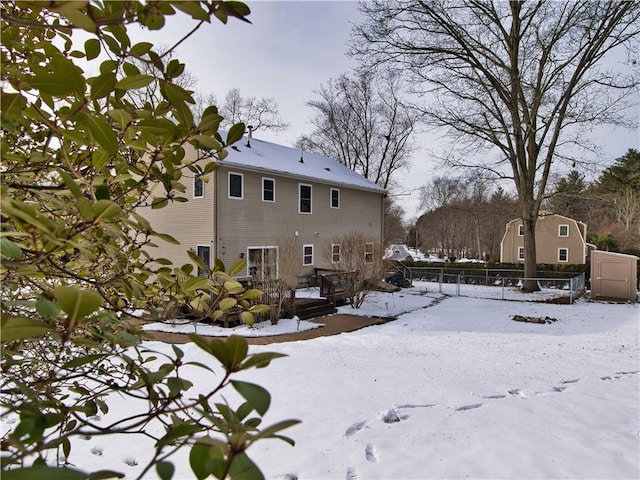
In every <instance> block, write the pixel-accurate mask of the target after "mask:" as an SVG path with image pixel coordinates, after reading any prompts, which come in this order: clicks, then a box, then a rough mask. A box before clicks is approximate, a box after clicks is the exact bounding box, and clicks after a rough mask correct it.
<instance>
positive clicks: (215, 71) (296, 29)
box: [143, 0, 640, 218]
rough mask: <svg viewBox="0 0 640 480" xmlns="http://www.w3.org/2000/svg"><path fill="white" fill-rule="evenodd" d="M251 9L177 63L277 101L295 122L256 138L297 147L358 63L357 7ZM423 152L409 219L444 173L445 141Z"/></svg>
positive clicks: (208, 87)
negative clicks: (352, 45) (334, 85)
mask: <svg viewBox="0 0 640 480" xmlns="http://www.w3.org/2000/svg"><path fill="white" fill-rule="evenodd" d="M245 3H247V4H248V5H249V7H250V8H251V15H250V16H249V19H250V20H251V22H252V24H246V23H243V22H240V21H237V20H235V19H231V20H230V21H229V23H228V24H227V25H223V24H222V23H220V22H215V21H214V22H212V24H211V25H207V26H205V27H203V28H201V29H200V30H199V31H198V32H197V33H196V34H195V35H194V36H192V37H191V38H190V39H189V40H188V41H186V42H185V43H184V44H182V45H181V46H180V47H179V48H178V51H177V55H176V57H177V58H179V59H180V60H181V61H182V62H184V63H186V65H187V70H189V71H190V72H191V73H192V74H194V75H195V76H196V77H197V78H198V85H197V89H198V90H199V91H202V92H205V93H207V92H211V93H214V94H215V95H216V96H217V98H218V100H219V101H221V100H222V99H224V96H225V94H226V93H227V92H228V91H229V90H230V89H232V88H238V89H239V90H240V93H241V94H242V95H243V96H251V97H272V98H273V99H275V101H276V102H277V103H278V105H279V107H280V114H281V116H282V118H283V119H284V120H285V121H286V122H288V123H289V124H290V128H289V129H288V130H286V131H284V132H280V133H273V132H258V133H256V135H255V136H256V137H257V138H260V139H263V140H268V141H273V142H276V143H280V144H283V145H288V146H292V145H293V144H294V142H295V141H296V139H297V138H298V137H299V136H300V135H302V134H303V133H309V132H310V131H311V125H310V124H309V122H308V119H309V117H310V116H311V114H312V113H313V112H312V110H311V108H310V107H308V106H307V105H306V103H307V102H308V101H309V100H311V99H314V98H315V96H314V93H313V91H314V90H317V89H318V88H319V87H320V86H321V85H322V84H325V83H326V82H327V80H329V79H330V78H335V77H337V76H339V75H340V74H342V73H346V72H349V70H350V69H351V68H352V67H354V66H355V65H356V62H355V60H354V59H351V58H349V57H348V56H347V55H346V54H345V51H346V43H347V41H348V40H349V37H350V33H351V26H352V24H353V23H356V22H357V21H358V19H359V12H358V10H357V3H356V2H352V1H326V0H325V1H246V2H245ZM192 26H193V23H192V22H186V21H184V18H182V20H180V19H179V18H177V19H175V20H173V21H171V22H169V23H168V24H167V26H166V28H164V29H163V30H161V31H160V32H159V34H155V36H152V37H151V38H149V35H150V34H149V32H144V34H143V36H144V38H145V39H148V40H150V41H153V42H154V43H161V44H164V45H171V44H172V43H173V42H175V41H176V40H177V39H179V38H180V37H181V36H182V35H184V34H185V33H186V31H188V28H191V27H192ZM602 142H603V144H604V150H605V155H606V156H607V157H609V158H610V159H611V161H612V160H613V159H615V158H618V157H620V156H622V155H624V153H625V152H626V151H627V150H628V149H629V148H636V149H640V134H639V131H638V129H636V130H635V131H627V130H616V131H614V132H611V131H610V130H607V131H606V132H605V133H604V134H603V135H602ZM418 143H419V145H418V146H419V150H418V151H416V153H415V154H414V156H413V157H414V158H413V160H412V167H411V169H410V170H409V171H407V172H404V173H403V174H402V176H401V177H399V179H400V181H401V182H402V183H403V185H404V187H405V191H406V192H411V191H413V192H414V193H413V194H411V195H399V196H397V197H396V198H397V200H398V201H399V202H400V204H401V206H402V207H403V208H404V209H405V212H406V217H407V218H415V217H416V216H417V215H418V211H417V209H418V206H419V200H418V195H417V192H415V190H416V189H417V188H418V187H420V186H423V185H426V184H427V183H428V182H429V180H430V178H431V176H432V175H434V174H435V175H442V174H443V173H444V172H443V171H442V169H439V168H438V166H437V165H436V164H435V163H434V162H433V161H430V160H429V153H428V151H429V149H431V148H432V147H433V144H434V143H438V144H440V145H444V146H445V147H443V148H446V143H445V142H439V141H438V137H437V136H430V137H427V136H421V137H419V138H418Z"/></svg>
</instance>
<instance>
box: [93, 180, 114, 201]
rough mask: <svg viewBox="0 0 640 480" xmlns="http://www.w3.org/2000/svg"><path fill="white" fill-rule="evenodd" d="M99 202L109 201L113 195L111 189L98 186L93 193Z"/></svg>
mask: <svg viewBox="0 0 640 480" xmlns="http://www.w3.org/2000/svg"><path fill="white" fill-rule="evenodd" d="M93 193H94V195H95V196H96V199H97V200H109V198H110V197H111V193H110V192H109V187H107V186H106V185H104V184H103V185H97V186H96V188H95V189H94V191H93Z"/></svg>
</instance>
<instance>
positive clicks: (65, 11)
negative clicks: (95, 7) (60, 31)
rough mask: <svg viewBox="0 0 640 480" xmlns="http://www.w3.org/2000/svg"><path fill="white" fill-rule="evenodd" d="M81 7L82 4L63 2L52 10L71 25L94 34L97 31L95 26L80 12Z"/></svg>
mask: <svg viewBox="0 0 640 480" xmlns="http://www.w3.org/2000/svg"><path fill="white" fill-rule="evenodd" d="M83 7H84V5H83V2H64V3H60V4H59V5H57V6H56V7H54V8H53V10H54V11H57V12H59V13H60V14H62V15H63V16H65V17H67V20H69V22H70V23H71V24H72V25H74V26H76V27H80V28H82V29H83V30H86V31H87V32H91V33H95V32H96V31H97V27H96V24H95V23H94V21H93V20H92V19H91V17H90V16H89V15H87V14H86V13H85V12H84V11H83V10H82V8H83Z"/></svg>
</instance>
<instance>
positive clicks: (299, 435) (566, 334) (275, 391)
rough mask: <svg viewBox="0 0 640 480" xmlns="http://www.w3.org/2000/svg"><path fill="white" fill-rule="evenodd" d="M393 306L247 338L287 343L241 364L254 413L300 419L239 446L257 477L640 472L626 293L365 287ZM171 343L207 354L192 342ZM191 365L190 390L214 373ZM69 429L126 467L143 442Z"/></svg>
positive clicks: (81, 448) (638, 392)
mask: <svg viewBox="0 0 640 480" xmlns="http://www.w3.org/2000/svg"><path fill="white" fill-rule="evenodd" d="M425 290H428V291H425ZM311 294H312V293H311ZM341 311H342V312H344V313H358V312H353V311H352V310H351V309H350V307H342V308H341ZM401 312H408V313H403V314H401V315H400V316H399V317H398V319H397V320H395V321H392V322H389V323H386V324H384V325H379V326H373V327H368V328H365V329H362V330H359V331H357V332H352V333H345V334H341V335H337V336H333V337H322V338H318V339H315V340H308V341H298V342H289V343H280V344H272V345H267V346H253V347H251V351H253V352H255V351H277V352H282V353H285V354H287V355H288V357H287V358H285V359H279V360H276V361H274V362H273V363H272V364H271V366H269V367H268V368H267V369H262V370H255V371H252V372H244V373H243V374H242V378H243V379H246V380H249V381H252V382H255V383H259V384H260V385H262V386H264V387H266V388H267V389H268V390H269V391H270V392H271V395H272V407H271V410H270V411H269V413H268V415H267V418H266V420H265V424H271V423H274V422H276V421H279V420H283V419H288V418H297V419H299V420H301V421H302V423H301V424H300V425H298V426H296V427H294V428H291V429H289V430H288V431H287V432H285V433H286V434H287V435H289V436H291V437H292V438H294V439H295V441H296V446H295V447H290V446H289V445H287V444H285V443H284V442H278V441H266V442H263V443H259V444H257V445H256V446H255V448H253V449H252V450H249V455H250V456H251V458H253V459H254V461H255V462H256V463H257V464H258V465H259V466H260V468H261V469H262V470H263V472H264V474H265V475H266V476H267V477H268V478H273V479H294V478H299V479H356V478H359V479H392V478H393V479H398V478H407V479H410V478H416V479H417V478H434V479H435V478H546V479H556V478H580V479H587V478H588V479H595V478H602V479H604V478H607V479H609V478H612V479H613V478H625V479H629V478H639V477H640V458H639V455H640V454H639V452H640V375H639V370H640V366H639V345H638V342H639V324H640V308H639V305H638V304H635V305H630V304H608V303H596V302H589V301H587V300H586V299H581V300H579V301H578V302H577V303H576V304H574V305H553V304H543V303H530V302H520V301H497V300H489V299H479V298H469V297H442V296H441V295H439V294H438V293H433V288H432V287H430V286H428V285H422V286H421V285H417V286H416V287H414V288H412V289H405V290H403V291H401V292H399V293H396V294H394V295H391V294H376V295H374V296H372V297H371V298H370V300H369V301H368V302H367V303H366V305H365V306H364V307H363V309H362V310H361V313H363V314H367V315H380V316H390V315H399V314H400V313H401ZM513 315H522V316H528V317H550V318H552V319H555V320H557V321H555V322H553V323H549V324H531V323H521V322H515V321H513V320H512V317H513ZM199 333H200V332H199ZM152 343H153V344H152V346H153V348H156V349H169V348H170V347H169V346H168V345H163V344H160V343H156V342H152ZM180 348H182V349H183V350H184V351H185V355H186V357H187V358H188V359H189V360H194V359H199V360H202V359H204V358H205V357H204V355H202V354H201V353H200V351H199V349H198V348H197V347H196V346H195V345H194V344H187V345H182V346H181V347H180ZM204 361H205V362H206V363H208V364H210V363H211V362H210V361H209V360H208V359H205V360H204ZM192 380H194V382H195V383H196V390H197V389H198V384H205V383H207V382H211V381H215V379H209V378H206V377H204V376H201V377H197V378H194V379H192ZM227 399H228V400H229V401H231V402H233V401H234V393H233V392H228V396H227ZM118 401H119V399H117V398H114V399H113V403H112V408H119V407H118ZM121 407H122V408H124V406H121ZM78 442H79V443H77V444H74V446H73V458H71V461H72V463H74V464H75V465H76V466H77V467H79V468H87V469H89V468H91V469H97V468H109V469H115V470H120V471H123V472H125V473H126V474H127V478H135V477H136V476H137V474H138V473H137V472H138V471H139V468H140V467H139V465H141V464H144V459H145V458H146V457H147V455H148V452H149V451H150V448H149V445H147V444H145V441H144V440H136V441H134V442H131V441H128V440H126V439H125V440H123V441H114V440H113V439H112V440H107V439H105V438H96V439H88V440H79V441H78ZM173 461H174V462H175V464H176V467H177V471H176V475H175V477H174V478H177V479H188V478H192V474H191V471H190V469H189V466H188V460H187V453H186V452H185V453H184V454H180V455H178V456H175V457H173ZM136 464H137V465H136ZM149 478H154V474H151V475H150V476H149Z"/></svg>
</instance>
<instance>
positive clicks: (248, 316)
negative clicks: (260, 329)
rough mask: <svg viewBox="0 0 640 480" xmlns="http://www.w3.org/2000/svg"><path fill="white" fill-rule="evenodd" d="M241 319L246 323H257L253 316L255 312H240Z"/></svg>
mask: <svg viewBox="0 0 640 480" xmlns="http://www.w3.org/2000/svg"><path fill="white" fill-rule="evenodd" d="M240 321H241V322H242V323H244V324H245V325H249V326H252V325H253V324H254V323H255V321H256V319H255V317H254V316H253V313H251V312H248V311H245V312H242V313H241V314H240Z"/></svg>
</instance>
